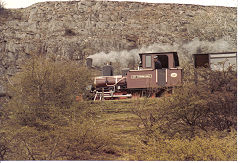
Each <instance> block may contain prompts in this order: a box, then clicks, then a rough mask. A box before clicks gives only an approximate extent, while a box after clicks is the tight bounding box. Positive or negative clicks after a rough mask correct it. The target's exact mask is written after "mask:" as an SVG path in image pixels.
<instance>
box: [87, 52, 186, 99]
mask: <svg viewBox="0 0 240 163" xmlns="http://www.w3.org/2000/svg"><path fill="white" fill-rule="evenodd" d="M139 56H140V60H141V62H140V63H141V64H140V65H139V67H138V69H137V70H130V69H129V68H125V69H122V74H121V75H115V76H113V69H112V66H111V65H105V66H103V68H102V76H97V77H95V78H94V89H93V93H94V94H95V96H94V100H102V99H123V98H131V97H133V96H160V95H161V94H162V93H163V92H164V90H166V89H167V90H171V88H172V87H174V86H178V85H180V84H181V83H182V72H183V71H182V68H180V67H179V59H178V55H177V52H165V53H141V54H139ZM154 58H155V59H154ZM156 60H158V61H159V62H160V63H161V65H162V67H161V68H160V69H157V68H156V67H155V62H156ZM91 62H92V59H91V58H87V64H88V65H90V66H91Z"/></svg>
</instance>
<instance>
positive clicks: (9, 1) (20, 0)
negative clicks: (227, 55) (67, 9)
mask: <svg viewBox="0 0 240 163" xmlns="http://www.w3.org/2000/svg"><path fill="white" fill-rule="evenodd" d="M0 1H3V2H4V3H5V7H6V8H25V7H28V6H30V5H32V4H34V3H37V2H44V1H68V0H0ZM109 1H135V2H150V3H180V4H197V5H206V6H227V7H237V0H109Z"/></svg>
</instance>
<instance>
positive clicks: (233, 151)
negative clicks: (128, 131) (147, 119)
mask: <svg viewBox="0 0 240 163" xmlns="http://www.w3.org/2000/svg"><path fill="white" fill-rule="evenodd" d="M223 134H224V133H223V132H218V133H215V134H214V136H209V137H206V136H201V137H199V136H196V137H194V138H193V139H191V140H189V139H182V138H179V137H174V138H172V139H166V138H165V137H161V136H159V139H158V140H155V139H151V140H150V141H149V142H148V144H144V143H139V144H138V145H137V148H136V154H134V155H128V156H126V157H127V159H128V160H145V161H150V160H151V161H153V160H155V161H156V160H157V161H190V160H192V161H236V160H237V136H236V132H235V131H234V132H231V133H230V134H229V133H226V134H227V136H224V137H220V136H221V135H223Z"/></svg>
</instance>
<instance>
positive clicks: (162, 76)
mask: <svg viewBox="0 0 240 163" xmlns="http://www.w3.org/2000/svg"><path fill="white" fill-rule="evenodd" d="M139 55H140V58H141V63H142V69H141V70H130V71H129V72H128V73H127V88H129V89H137V88H138V89H146V88H158V87H172V86H177V85H180V84H181V81H182V68H179V67H178V66H179V60H178V55H177V52H165V53H142V54H139ZM154 58H157V60H158V61H160V63H161V65H162V68H161V69H156V67H155V61H154Z"/></svg>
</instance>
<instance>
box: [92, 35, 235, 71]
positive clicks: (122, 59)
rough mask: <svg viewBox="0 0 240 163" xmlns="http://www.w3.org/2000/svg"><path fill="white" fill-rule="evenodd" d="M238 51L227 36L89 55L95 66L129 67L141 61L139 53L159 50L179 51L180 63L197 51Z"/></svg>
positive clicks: (186, 60)
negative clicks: (115, 65)
mask: <svg viewBox="0 0 240 163" xmlns="http://www.w3.org/2000/svg"><path fill="white" fill-rule="evenodd" d="M232 51H236V45H235V44H234V43H233V41H231V40H227V39H226V38H223V39H219V40H216V41H213V42H210V41H200V40H199V39H198V38H195V39H194V40H192V41H190V42H188V43H183V42H179V43H175V44H173V45H169V44H153V45H150V46H148V47H142V48H140V49H133V50H130V51H127V50H123V51H111V52H110V53H104V52H100V53H96V54H94V55H91V56H89V58H92V59H93V66H100V67H101V66H103V65H104V64H105V63H106V62H112V63H116V62H118V63H120V65H121V66H120V67H121V68H124V67H128V65H129V63H131V62H135V63H138V62H139V61H140V58H139V53H158V52H177V53H178V56H179V60H180V63H183V62H184V63H185V62H191V57H192V54H196V53H218V52H219V53H220V52H232Z"/></svg>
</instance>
